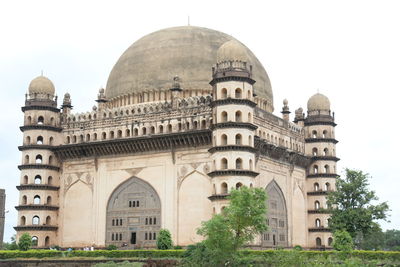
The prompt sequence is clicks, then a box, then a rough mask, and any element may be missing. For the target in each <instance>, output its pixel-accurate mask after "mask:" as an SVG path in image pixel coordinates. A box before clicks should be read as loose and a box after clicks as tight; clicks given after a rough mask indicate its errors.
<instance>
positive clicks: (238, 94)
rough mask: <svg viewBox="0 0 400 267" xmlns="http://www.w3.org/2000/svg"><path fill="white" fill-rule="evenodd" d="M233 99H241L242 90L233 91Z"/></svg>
mask: <svg viewBox="0 0 400 267" xmlns="http://www.w3.org/2000/svg"><path fill="white" fill-rule="evenodd" d="M235 98H242V89H240V88H236V90H235Z"/></svg>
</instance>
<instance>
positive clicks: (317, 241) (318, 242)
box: [315, 237, 322, 247]
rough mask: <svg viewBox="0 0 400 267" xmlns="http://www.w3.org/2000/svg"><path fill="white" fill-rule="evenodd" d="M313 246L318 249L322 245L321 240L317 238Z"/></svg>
mask: <svg viewBox="0 0 400 267" xmlns="http://www.w3.org/2000/svg"><path fill="white" fill-rule="evenodd" d="M315 244H316V245H317V247H320V246H321V245H322V243H321V238H319V237H317V238H316V239H315Z"/></svg>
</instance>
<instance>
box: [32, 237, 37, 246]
mask: <svg viewBox="0 0 400 267" xmlns="http://www.w3.org/2000/svg"><path fill="white" fill-rule="evenodd" d="M38 243H39V239H38V237H37V236H32V247H37V246H38Z"/></svg>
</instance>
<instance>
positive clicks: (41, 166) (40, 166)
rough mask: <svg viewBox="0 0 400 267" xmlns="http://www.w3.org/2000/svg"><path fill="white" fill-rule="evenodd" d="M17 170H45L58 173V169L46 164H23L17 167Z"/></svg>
mask: <svg viewBox="0 0 400 267" xmlns="http://www.w3.org/2000/svg"><path fill="white" fill-rule="evenodd" d="M18 169H19V170H26V169H47V170H53V171H59V170H60V167H57V166H53V165H48V164H23V165H18Z"/></svg>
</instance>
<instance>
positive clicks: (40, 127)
mask: <svg viewBox="0 0 400 267" xmlns="http://www.w3.org/2000/svg"><path fill="white" fill-rule="evenodd" d="M19 129H20V130H21V132H24V131H26V130H48V131H53V132H58V133H60V132H61V131H62V128H61V127H55V126H51V125H41V124H36V125H24V126H21V127H19Z"/></svg>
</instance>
